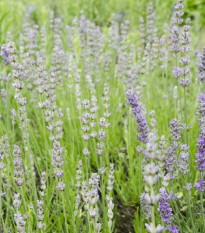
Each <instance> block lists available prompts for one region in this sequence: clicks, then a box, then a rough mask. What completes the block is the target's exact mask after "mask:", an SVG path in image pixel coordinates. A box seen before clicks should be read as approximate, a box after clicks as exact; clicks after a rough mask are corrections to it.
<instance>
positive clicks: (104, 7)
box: [0, 0, 205, 42]
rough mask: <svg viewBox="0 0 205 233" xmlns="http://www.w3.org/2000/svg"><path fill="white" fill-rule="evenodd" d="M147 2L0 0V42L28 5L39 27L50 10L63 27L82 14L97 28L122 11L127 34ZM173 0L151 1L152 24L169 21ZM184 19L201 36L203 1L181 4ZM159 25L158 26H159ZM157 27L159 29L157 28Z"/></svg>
mask: <svg viewBox="0 0 205 233" xmlns="http://www.w3.org/2000/svg"><path fill="white" fill-rule="evenodd" d="M148 2H150V1H148V0H75V1H74V0H0V27H1V29H0V40H1V42H2V41H3V40H4V39H5V36H6V32H7V30H9V31H10V32H11V33H12V35H14V36H18V34H19V32H20V30H21V27H22V23H23V22H24V18H25V12H26V11H27V10H28V8H29V7H30V6H32V7H35V10H34V11H33V13H32V17H33V19H34V20H35V21H36V22H38V24H40V25H42V24H44V23H46V22H48V18H49V12H50V10H51V9H52V10H54V12H55V14H56V15H63V21H64V23H65V24H69V23H70V22H71V21H72V20H73V17H74V16H79V14H80V12H81V10H83V11H84V15H85V16H86V17H87V18H88V19H91V20H93V21H94V22H95V23H96V24H98V25H100V26H103V27H104V26H108V25H109V22H110V16H111V13H113V12H114V13H120V12H125V19H128V20H130V22H131V32H132V33H133V34H135V32H136V31H137V30H138V23H139V17H140V16H143V15H145V13H146V6H147V3H148ZM175 2H176V1H173V0H154V1H153V3H154V7H155V14H156V22H158V24H163V23H164V22H167V21H168V22H169V18H170V16H171V14H172V11H173V6H174V4H175ZM184 5H185V16H187V17H191V19H192V22H193V25H194V30H195V31H200V33H203V34H204V25H205V0H187V1H184ZM159 26H160V25H159ZM159 28H160V27H159Z"/></svg>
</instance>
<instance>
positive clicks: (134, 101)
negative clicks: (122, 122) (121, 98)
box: [127, 90, 149, 143]
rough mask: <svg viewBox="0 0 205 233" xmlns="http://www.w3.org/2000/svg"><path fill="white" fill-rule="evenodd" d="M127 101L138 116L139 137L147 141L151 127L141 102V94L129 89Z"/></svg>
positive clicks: (134, 114) (142, 140)
mask: <svg viewBox="0 0 205 233" xmlns="http://www.w3.org/2000/svg"><path fill="white" fill-rule="evenodd" d="M127 102H128V103H129V104H130V106H131V107H132V113H133V116H135V117H136V122H137V124H138V125H137V130H138V131H139V134H137V138H138V139H139V140H140V141H141V142H143V143H146V142H147V136H148V133H149V127H148V125H147V122H146V117H145V113H144V111H143V108H142V103H139V96H137V95H135V94H134V92H133V91H132V90H128V91H127Z"/></svg>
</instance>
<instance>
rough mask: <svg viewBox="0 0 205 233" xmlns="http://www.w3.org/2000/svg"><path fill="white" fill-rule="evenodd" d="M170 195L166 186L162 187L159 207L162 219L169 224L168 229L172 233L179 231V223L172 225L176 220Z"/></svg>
mask: <svg viewBox="0 0 205 233" xmlns="http://www.w3.org/2000/svg"><path fill="white" fill-rule="evenodd" d="M170 199H171V198H170V196H169V195H168V194H167V192H166V189H165V188H161V189H160V199H159V207H158V211H159V212H160V215H161V218H162V221H163V222H165V223H166V224H167V227H166V229H167V230H168V231H169V232H170V233H178V232H179V230H178V228H177V225H174V226H172V222H173V221H174V218H173V212H172V208H171V206H170V204H169V200H170Z"/></svg>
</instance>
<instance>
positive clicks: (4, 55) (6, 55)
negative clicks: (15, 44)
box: [0, 44, 10, 65]
mask: <svg viewBox="0 0 205 233" xmlns="http://www.w3.org/2000/svg"><path fill="white" fill-rule="evenodd" d="M9 54H10V50H9V47H8V46H7V45H6V44H3V45H2V46H1V53H0V55H1V56H2V58H3V63H4V64H5V65H8V64H9V63H10V59H9Z"/></svg>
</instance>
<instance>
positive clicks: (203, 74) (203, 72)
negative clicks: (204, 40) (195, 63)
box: [199, 47, 205, 82]
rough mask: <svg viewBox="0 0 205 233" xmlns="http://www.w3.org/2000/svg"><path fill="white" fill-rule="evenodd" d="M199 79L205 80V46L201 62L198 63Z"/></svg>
mask: <svg viewBox="0 0 205 233" xmlns="http://www.w3.org/2000/svg"><path fill="white" fill-rule="evenodd" d="M199 80H200V81H201V82H205V47H204V48H203V54H202V56H201V63H200V64H199Z"/></svg>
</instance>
